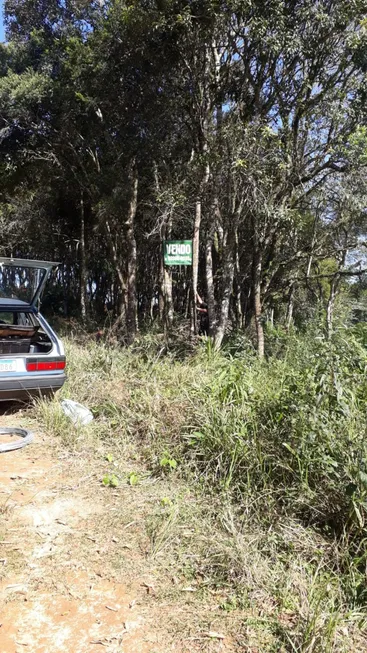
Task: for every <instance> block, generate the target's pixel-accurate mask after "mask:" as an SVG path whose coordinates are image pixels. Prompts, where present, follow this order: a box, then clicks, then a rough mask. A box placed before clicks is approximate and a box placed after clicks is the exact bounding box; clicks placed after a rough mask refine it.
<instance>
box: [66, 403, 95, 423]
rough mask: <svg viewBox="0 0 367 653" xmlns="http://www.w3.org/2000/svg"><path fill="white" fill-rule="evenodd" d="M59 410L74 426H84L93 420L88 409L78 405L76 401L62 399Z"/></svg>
mask: <svg viewBox="0 0 367 653" xmlns="http://www.w3.org/2000/svg"><path fill="white" fill-rule="evenodd" d="M61 408H62V410H63V412H64V413H65V415H67V416H68V417H69V418H70V419H71V421H72V422H73V424H75V425H77V424H79V425H80V426H86V425H87V424H89V422H91V421H92V419H93V415H92V413H91V412H90V410H89V409H88V408H86V407H85V406H82V405H81V404H78V402H77V401H72V399H63V400H62V402H61Z"/></svg>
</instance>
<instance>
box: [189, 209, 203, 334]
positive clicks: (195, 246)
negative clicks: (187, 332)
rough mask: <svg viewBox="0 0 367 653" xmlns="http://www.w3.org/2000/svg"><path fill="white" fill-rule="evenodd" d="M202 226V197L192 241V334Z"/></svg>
mask: <svg viewBox="0 0 367 653" xmlns="http://www.w3.org/2000/svg"><path fill="white" fill-rule="evenodd" d="M200 225H201V197H198V198H197V200H196V203H195V221H194V234H193V239H192V298H191V300H192V320H191V332H192V333H193V334H196V333H197V331H198V329H197V313H196V295H197V291H198V275H199V243H200Z"/></svg>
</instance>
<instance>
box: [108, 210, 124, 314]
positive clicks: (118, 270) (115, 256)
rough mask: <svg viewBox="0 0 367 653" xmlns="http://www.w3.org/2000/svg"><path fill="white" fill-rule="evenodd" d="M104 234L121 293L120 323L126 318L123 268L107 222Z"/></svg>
mask: <svg viewBox="0 0 367 653" xmlns="http://www.w3.org/2000/svg"><path fill="white" fill-rule="evenodd" d="M106 233H107V238H108V241H109V245H110V249H111V253H112V260H113V263H114V266H115V270H116V274H117V279H118V281H119V285H120V292H121V304H120V307H121V309H120V310H121V313H120V315H119V318H120V320H121V321H123V319H124V318H125V317H126V313H127V301H126V300H127V287H126V280H125V275H124V271H123V267H122V265H121V263H120V259H119V256H118V252H117V246H116V242H115V240H114V237H113V234H112V231H111V227H110V224H109V222H108V221H106Z"/></svg>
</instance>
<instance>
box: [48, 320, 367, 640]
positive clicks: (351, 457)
mask: <svg viewBox="0 0 367 653" xmlns="http://www.w3.org/2000/svg"><path fill="white" fill-rule="evenodd" d="M365 341H366V339H365V335H364V331H363V328H361V327H359V328H358V329H357V330H356V333H354V332H353V330H352V329H350V330H348V331H347V330H340V331H338V332H337V334H336V335H335V337H334V339H333V340H332V341H330V342H328V341H326V340H325V339H324V338H323V336H322V334H321V333H318V332H317V331H316V332H315V331H313V332H312V333H311V332H309V333H305V334H304V335H303V336H296V335H292V336H287V337H285V336H284V334H281V333H280V334H276V333H272V334H271V343H270V344H271V347H272V351H273V355H272V356H270V357H269V359H268V360H267V361H265V362H260V361H258V360H257V358H256V356H255V353H254V351H253V350H252V348H251V346H248V345H247V343H243V341H242V339H241V341H239V340H238V341H237V343H234V342H232V343H231V344H230V346H229V347H228V348H227V350H226V351H224V352H222V353H218V352H216V351H214V350H213V349H212V347H211V345H210V341H203V342H202V343H201V344H200V345H198V347H197V348H196V350H195V351H194V350H193V349H192V347H190V348H188V349H187V351H186V352H184V351H183V349H182V346H181V345H180V347H179V354H178V356H176V355H175V349H174V348H170V346H167V345H165V347H162V342H161V341H160V340H159V339H155V338H154V337H152V336H150V337H145V338H142V339H141V340H140V341H139V342H138V343H137V344H136V345H135V347H134V348H133V349H127V350H121V349H119V348H109V347H107V346H105V345H97V344H95V343H85V344H80V343H79V344H76V343H75V341H73V340H72V339H68V340H67V342H66V346H67V358H68V375H69V380H68V383H67V384H66V386H65V388H64V389H63V391H62V393H61V395H60V396H59V397H57V398H56V399H55V400H54V401H53V402H51V403H42V404H41V405H40V406H39V407H38V418H40V419H42V421H43V423H44V424H45V426H46V428H48V429H49V430H53V431H54V432H55V433H57V434H58V435H61V436H62V437H63V439H64V442H65V443H66V444H67V446H70V445H71V444H72V443H73V442H74V444H75V445H76V446H77V441H78V438H79V437H81V434H80V433H79V432H77V431H75V429H74V428H73V427H72V425H70V423H69V422H67V420H65V419H64V417H63V416H62V415H61V414H60V406H59V399H60V398H61V397H62V396H68V397H71V398H73V399H76V400H78V401H81V402H82V403H84V404H86V405H88V407H89V408H90V409H91V410H92V411H93V412H94V415H95V418H96V419H95V421H94V422H93V423H92V425H90V426H89V427H88V428H87V430H86V431H85V432H86V433H89V434H90V435H91V436H93V437H94V438H97V439H98V440H99V441H100V442H106V443H108V446H109V447H112V446H116V447H120V449H121V448H123V449H124V454H125V455H126V456H132V457H133V458H134V460H137V459H138V458H139V459H140V461H141V463H142V464H143V465H144V466H145V469H148V470H150V472H151V473H152V474H156V473H157V472H159V473H162V474H163V473H165V472H166V471H167V470H163V469H162V465H161V464H160V463H161V461H162V460H170V459H172V460H174V461H176V462H178V466H177V469H176V467H175V471H174V472H173V473H174V474H176V475H179V476H180V477H181V479H186V481H185V482H186V483H187V484H188V486H189V487H192V488H195V492H196V491H197V489H198V488H199V494H200V492H202V493H203V497H204V496H205V495H206V496H208V494H209V495H211V496H213V497H214V496H215V502H216V503H215V505H219V506H221V507H220V508H219V509H218V510H217V517H216V526H215V528H216V529H217V530H216V538H213V537H211V538H209V539H207V538H206V536H205V537H204V536H203V535H201V536H200V538H199V539H198V541H197V542H196V547H197V551H200V552H201V553H200V555H201V556H202V558H200V564H199V567H198V570H199V571H200V573H201V574H204V575H205V576H206V577H207V578H208V579H209V580H208V582H209V583H213V584H214V585H215V586H217V585H218V584H222V585H224V586H225V587H227V588H232V589H231V590H230V589H228V591H232V590H233V596H232V598H231V599H230V604H228V605H227V606H226V605H225V606H224V608H223V609H232V608H231V605H232V603H233V605H235V606H242V607H243V606H245V607H246V606H247V607H246V609H247V608H248V606H249V605H250V604H251V605H252V603H251V602H252V601H255V603H256V602H257V601H259V600H260V602H261V601H262V600H263V598H261V597H264V596H265V597H266V601H270V602H273V605H275V606H276V609H275V608H273V612H274V615H275V616H274V619H268V620H267V621H266V623H264V622H263V621H261V619H260V621H259V618H258V615H257V616H256V618H255V617H254V624H253V625H251V623H250V621H251V620H250V621H248V622H246V623H247V626H246V628H248V629H250V630H251V628H252V627H254V628H255V629H256V632H257V636H258V635H259V632H258V631H259V629H263V630H264V633H263V634H264V637H265V639H264V642H263V644H262V645H261V649H260V650H264V651H271V650H274V651H303V652H305V653H306V651H307V652H308V653H313V652H316V651H349V650H355V651H358V650H361V651H362V650H364V646H365V641H364V638H363V635H360V633H361V632H362V631H361V628H362V626H361V624H362V623H363V620H364V619H365V616H366V605H367V590H366V565H367V546H366V544H367V438H366V435H367V433H366V430H367V427H366V406H367V403H366V400H367V377H366V371H367V355H366V349H365V347H364V342H365ZM244 344H245V346H244ZM185 356H186V357H185ZM84 437H85V436H84ZM198 500H199V499H198ZM203 500H204V499H203ZM205 500H206V499H205ZM202 512H203V509H202V508H201V507H200V508H199V507H198V513H200V514H201V513H202ZM175 514H176V513H175ZM180 519H181V518H180ZM213 519H214V518H213ZM203 524H204V522H203ZM169 528H170V529H171V528H175V524H174V523H170V524H169ZM203 528H204V526H203ZM176 539H177V538H176ZM170 541H171V540H170ZM175 541H176V540H175V538H174V537H173V538H172V542H175ZM199 542H200V543H199ZM205 542H208V545H206V544H204V543H205ZM156 546H158V545H156ZM172 548H174V544H172ZM254 597H255V598H254ZM258 597H260V599H259V598H258ZM269 597H271V598H269ZM231 602H232V603H231ZM284 613H286V614H292V615H293V616H294V615H296V616H295V617H294V618H295V622H293V621H292V620H290V621H289V623H288V622H287V619H288V617H287V618H286V617H284V618H283V616H284ZM282 615H283V616H282ZM248 618H249V617H248ZM265 631H266V632H265ZM352 634H353V642H354V643H353V645H351V640H350V637H351V636H352ZM268 636H269V640H268ZM258 641H259V640H258ZM269 642H272V643H271V644H270V643H269ZM355 642H362V643H357V644H356V643H355ZM358 646H360V647H361V648H358ZM272 647H273V648H272ZM348 647H349V648H348Z"/></svg>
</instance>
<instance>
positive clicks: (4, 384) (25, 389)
mask: <svg viewBox="0 0 367 653" xmlns="http://www.w3.org/2000/svg"><path fill="white" fill-rule="evenodd" d="M65 381H66V374H55V375H52V376H51V375H48V376H47V375H43V376H42V375H37V376H35V377H34V378H19V377H18V378H14V377H13V378H10V377H9V378H7V379H4V378H2V379H1V378H0V401H13V399H14V400H20V401H22V400H23V401H24V400H26V399H28V398H29V397H35V396H41V395H45V394H52V393H53V392H56V391H57V390H60V388H62V386H63V385H64V383H65Z"/></svg>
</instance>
